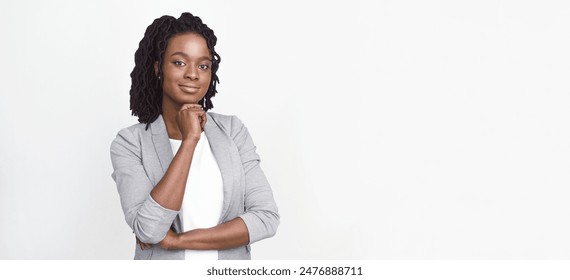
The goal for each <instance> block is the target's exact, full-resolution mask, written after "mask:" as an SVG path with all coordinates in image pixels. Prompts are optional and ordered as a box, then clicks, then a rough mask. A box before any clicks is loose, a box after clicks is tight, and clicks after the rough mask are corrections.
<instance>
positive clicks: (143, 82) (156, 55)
mask: <svg viewBox="0 0 570 280" xmlns="http://www.w3.org/2000/svg"><path fill="white" fill-rule="evenodd" d="M180 33H196V34H199V35H201V36H202V37H204V39H206V43H207V44H208V49H209V50H210V55H211V57H212V67H211V68H210V69H211V71H212V81H211V84H210V86H209V87H208V91H207V92H206V95H205V97H204V99H203V100H202V101H200V105H202V107H203V108H204V110H205V111H208V110H209V109H212V108H214V105H213V104H212V97H214V96H215V95H216V93H217V92H218V91H217V90H216V84H218V83H220V81H219V79H218V75H216V72H217V71H218V67H219V65H220V61H221V59H220V55H218V53H216V51H215V50H214V46H216V41H217V38H216V35H214V31H213V30H212V29H210V28H209V27H208V26H207V25H206V24H204V23H202V20H201V19H200V18H199V17H197V16H194V15H192V14H191V13H183V14H182V15H180V17H179V18H178V19H176V18H174V17H172V16H162V17H160V18H157V19H155V20H154V21H153V22H152V24H151V25H149V26H148V27H147V29H146V31H145V33H144V37H143V38H142V40H141V41H140V43H139V48H138V49H137V51H136V52H135V68H134V69H133V72H131V90H130V95H131V99H130V102H131V111H132V115H133V116H138V121H139V123H146V124H147V125H146V128H145V130H147V129H148V127H149V125H150V123H151V122H153V121H154V120H156V119H157V118H158V116H159V115H160V114H161V113H162V81H161V80H160V79H158V77H161V76H163V75H162V63H163V57H164V52H165V51H166V46H167V45H168V40H169V39H170V38H172V37H173V36H174V35H177V34H180ZM156 61H158V75H156V74H155V72H154V67H153V64H154V63H155V62H156Z"/></svg>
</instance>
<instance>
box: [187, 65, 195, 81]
mask: <svg viewBox="0 0 570 280" xmlns="http://www.w3.org/2000/svg"><path fill="white" fill-rule="evenodd" d="M185 77H186V78H187V79H190V80H197V79H198V69H196V67H188V70H186V76H185Z"/></svg>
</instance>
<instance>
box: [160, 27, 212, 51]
mask: <svg viewBox="0 0 570 280" xmlns="http://www.w3.org/2000/svg"><path fill="white" fill-rule="evenodd" d="M175 52H183V53H185V54H187V55H189V56H198V57H200V56H208V57H209V56H210V50H209V49H208V44H207V43H206V39H204V37H202V36H201V35H198V34H195V33H183V34H177V35H174V36H172V38H170V40H168V45H167V46H166V52H165V55H167V56H168V55H170V54H172V53H175Z"/></svg>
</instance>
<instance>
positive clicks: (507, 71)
mask: <svg viewBox="0 0 570 280" xmlns="http://www.w3.org/2000/svg"><path fill="white" fill-rule="evenodd" d="M269 2H270V1H169V2H167V1H161V2H157V1H87V2H80V1H61V0H60V1H49V2H48V1H45V2H42V1H10V2H2V4H0V40H1V43H0V63H1V64H0V65H1V67H0V84H1V85H2V89H0V94H1V99H0V100H1V101H0V120H1V124H2V125H1V127H0V130H1V134H0V259H131V258H132V257H133V254H134V244H135V243H134V238H133V235H132V233H131V231H130V229H129V227H128V226H127V224H126V223H125V221H124V218H123V214H122V211H121V208H120V204H119V197H118V194H117V191H116V188H115V184H114V182H113V180H112V179H111V176H110V175H111V172H112V167H111V162H110V155H109V146H110V143H111V141H112V140H113V139H114V137H115V135H116V133H117V132H118V131H119V130H120V129H121V128H123V127H126V126H129V125H131V124H134V123H136V118H135V117H132V116H130V111H129V94H128V91H129V88H130V77H129V74H130V72H131V70H132V68H133V66H134V63H133V61H134V52H135V50H136V49H137V47H138V43H139V41H140V39H141V38H142V36H143V33H144V31H145V29H146V27H147V26H148V25H149V24H150V23H151V22H152V21H153V20H154V19H155V18H157V17H160V16H162V15H165V14H168V15H173V16H176V17H178V16H179V15H180V13H182V12H184V11H190V12H192V13H194V14H195V15H198V16H200V17H201V18H202V19H203V20H204V22H205V23H207V24H208V26H210V27H211V28H213V29H214V31H215V33H216V35H217V36H218V45H217V46H216V49H217V51H218V52H219V53H220V55H221V57H222V63H221V65H220V70H219V72H218V73H219V77H220V79H221V84H220V85H219V87H218V91H219V93H218V96H216V97H215V98H214V100H213V101H214V106H215V108H214V110H213V112H218V113H223V114H232V115H238V116H239V117H240V118H241V119H242V120H243V121H244V123H245V124H246V125H247V126H248V128H249V130H250V132H251V134H252V136H253V138H254V141H255V143H256V145H257V148H258V152H259V154H260V155H261V157H262V168H263V169H264V171H265V173H266V175H267V177H268V179H269V181H270V182H271V184H272V188H273V191H274V194H275V198H276V201H277V203H278V206H279V209H280V213H281V216H282V218H281V226H280V228H279V230H278V233H277V235H276V236H275V237H273V238H271V239H267V240H264V241H261V242H259V243H257V244H255V245H254V246H253V258H254V259H567V258H569V257H570V239H569V238H568V236H570V224H569V223H568V217H569V216H570V203H568V201H569V196H570V188H569V186H570V178H569V172H568V171H569V168H570V149H569V143H570V126H569V120H570V110H568V109H567V108H568V107H569V105H570V94H569V93H570V83H569V77H570V52H569V51H568V50H569V49H570V4H568V2H567V1H538V0H537V1H514V0H512V1H451V0H450V1H443V0H442V1H419V0H418V1H401V0H399V1H370V2H369V3H366V2H359V1H336V2H332V1H320V2H319V1H313V2H309V1H282V2H279V3H269Z"/></svg>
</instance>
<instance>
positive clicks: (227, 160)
mask: <svg viewBox="0 0 570 280" xmlns="http://www.w3.org/2000/svg"><path fill="white" fill-rule="evenodd" d="M206 116H207V122H206V126H205V127H204V132H205V135H206V137H208V141H209V142H210V147H211V149H212V152H213V154H214V157H215V158H216V161H217V163H218V167H219V168H220V171H221V174H222V180H223V185H224V187H223V188H224V201H223V208H222V215H221V217H220V221H219V223H224V222H226V221H229V220H231V219H234V218H236V217H240V218H241V219H243V221H244V222H245V224H246V226H247V229H248V231H249V240H250V244H251V243H253V242H257V241H259V240H261V239H264V238H268V237H271V236H273V235H275V232H276V230H277V227H278V225H279V213H278V210H277V206H276V204H275V200H274V198H273V193H272V191H271V187H270V185H269V183H268V181H267V179H266V177H265V175H264V173H263V171H262V170H261V167H260V165H259V162H260V158H259V155H258V154H257V153H256V151H255V150H256V147H255V145H254V143H253V140H252V139H251V136H250V135H249V132H248V130H247V128H246V127H245V126H244V125H243V123H242V122H241V121H240V119H239V118H238V117H236V116H227V115H221V114H216V113H211V112H207V113H206ZM145 126H146V124H140V123H139V124H135V125H132V126H130V127H127V128H124V129H122V130H121V131H119V133H118V134H117V137H116V138H115V140H113V143H112V144H111V161H112V163H113V169H114V171H113V173H112V175H111V176H112V177H113V179H114V180H115V182H116V184H117V190H118V192H119V196H120V199H121V206H122V208H123V212H124V214H125V220H126V221H127V224H128V225H129V226H130V227H131V229H132V230H133V233H134V234H135V235H136V236H137V237H138V238H139V239H140V240H141V241H142V242H145V243H150V244H156V243H158V242H160V241H161V240H162V239H164V237H165V236H166V233H167V231H168V230H169V229H170V228H172V229H173V230H174V231H176V232H178V233H180V232H182V230H183V229H182V222H181V217H182V213H181V211H174V210H170V209H166V208H164V207H162V206H161V205H159V204H158V203H157V202H156V201H154V200H153V199H152V197H151V196H150V191H151V190H152V188H153V187H154V186H156V184H158V182H159V181H160V179H161V178H162V176H164V173H165V172H166V170H167V169H168V166H169V165H170V162H171V161H172V158H173V157H174V155H173V154H172V149H171V146H170V142H169V138H168V133H167V131H166V125H165V124H164V120H163V118H162V115H160V116H159V117H158V118H157V119H156V120H155V121H154V122H152V123H151V125H150V127H149V129H148V130H146V131H145ZM133 243H134V242H133ZM135 247H136V250H135V259H184V250H164V249H162V248H160V246H158V245H153V246H152V248H151V249H146V250H141V249H140V248H139V247H138V246H135ZM218 258H219V259H250V258H251V255H250V246H249V245H247V246H242V247H238V248H234V249H229V250H221V251H219V253H218Z"/></svg>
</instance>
